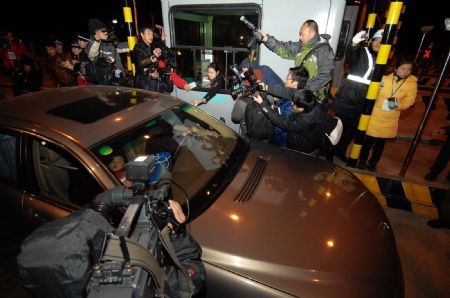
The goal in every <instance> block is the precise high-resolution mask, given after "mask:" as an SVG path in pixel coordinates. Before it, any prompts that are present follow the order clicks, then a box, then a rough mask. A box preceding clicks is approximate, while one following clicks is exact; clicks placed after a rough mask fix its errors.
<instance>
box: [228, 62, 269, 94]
mask: <svg viewBox="0 0 450 298" xmlns="http://www.w3.org/2000/svg"><path fill="white" fill-rule="evenodd" d="M229 68H230V70H231V71H232V73H233V75H232V77H233V78H232V86H231V96H232V97H233V99H236V98H237V97H238V95H239V94H241V95H242V96H243V97H249V96H252V95H253V94H255V93H256V92H260V91H262V89H261V86H260V85H259V84H258V78H257V77H256V75H255V73H254V72H253V69H252V68H251V67H250V68H249V69H248V70H247V71H246V72H243V71H242V68H240V67H239V66H238V65H237V64H232V65H230V66H229ZM246 82H248V84H247V83H246Z"/></svg>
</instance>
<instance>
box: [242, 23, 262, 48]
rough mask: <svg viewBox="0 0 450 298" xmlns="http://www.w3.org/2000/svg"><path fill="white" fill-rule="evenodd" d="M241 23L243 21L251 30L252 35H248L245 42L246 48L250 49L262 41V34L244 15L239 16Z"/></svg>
mask: <svg viewBox="0 0 450 298" xmlns="http://www.w3.org/2000/svg"><path fill="white" fill-rule="evenodd" d="M239 20H241V22H242V23H244V24H245V25H246V26H247V27H248V28H249V29H250V30H252V33H253V35H252V36H251V37H250V40H249V41H248V43H247V48H248V49H252V48H254V47H255V46H256V45H257V44H260V43H261V42H262V36H261V34H259V32H258V28H256V26H255V25H253V23H251V22H250V21H249V20H247V19H246V18H245V17H244V16H241V17H240V19H239Z"/></svg>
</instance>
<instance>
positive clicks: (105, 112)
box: [47, 91, 156, 124]
mask: <svg viewBox="0 0 450 298" xmlns="http://www.w3.org/2000/svg"><path fill="white" fill-rule="evenodd" d="M155 98H156V95H152V94H149V93H142V92H137V91H125V92H124V91H113V92H108V93H104V94H99V95H97V96H92V97H88V98H85V99H81V100H78V101H75V102H71V103H69V104H66V105H63V106H59V107H57V108H53V109H51V110H48V111H47V113H49V114H52V115H55V116H58V117H62V118H66V119H70V120H73V121H77V122H81V123H85V124H89V123H93V122H95V121H98V120H100V119H102V118H104V117H107V116H109V115H111V114H114V113H116V112H119V111H121V110H125V109H127V108H129V107H131V106H135V105H137V104H140V103H143V102H145V101H146V100H148V99H155Z"/></svg>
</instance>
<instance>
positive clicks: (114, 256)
mask: <svg viewBox="0 0 450 298" xmlns="http://www.w3.org/2000/svg"><path fill="white" fill-rule="evenodd" d="M123 239H124V241H125V244H126V249H127V250H128V254H129V260H130V265H133V266H137V267H141V268H144V270H145V271H147V272H148V273H149V274H150V275H151V276H152V278H153V280H154V281H155V285H156V290H157V293H159V296H158V297H164V293H163V292H164V272H163V270H162V268H161V267H160V265H159V263H158V262H157V261H156V259H155V257H154V256H153V255H152V254H151V253H150V251H149V250H148V249H145V248H144V247H142V246H141V245H140V244H139V243H137V242H135V241H133V240H131V239H130V238H123ZM107 242H108V243H107V245H106V248H105V252H104V253H103V257H102V259H103V260H112V261H123V260H124V257H125V254H126V252H124V251H123V248H122V247H121V242H123V241H121V240H120V238H119V236H117V235H111V236H110V237H109V238H108V240H107Z"/></svg>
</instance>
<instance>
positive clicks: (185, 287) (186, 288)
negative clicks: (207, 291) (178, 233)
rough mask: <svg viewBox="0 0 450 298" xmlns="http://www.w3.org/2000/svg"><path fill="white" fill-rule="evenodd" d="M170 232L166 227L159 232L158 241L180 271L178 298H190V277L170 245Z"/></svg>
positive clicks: (192, 290)
mask: <svg viewBox="0 0 450 298" xmlns="http://www.w3.org/2000/svg"><path fill="white" fill-rule="evenodd" d="M169 235H170V230H169V227H168V226H167V225H166V226H165V227H164V228H163V229H162V230H161V231H160V232H159V239H160V240H161V244H162V246H163V247H164V248H165V250H166V252H167V253H168V254H169V255H170V258H171V259H172V261H173V263H174V264H175V265H176V266H177V267H178V269H179V270H180V273H181V274H180V288H181V293H179V294H180V297H183V298H184V297H192V295H193V293H194V289H193V284H192V280H191V277H190V276H189V273H188V271H187V269H186V268H185V267H184V266H183V265H182V264H181V263H180V260H179V259H178V257H177V255H176V253H175V250H174V248H173V245H172V241H170V236H169Z"/></svg>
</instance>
